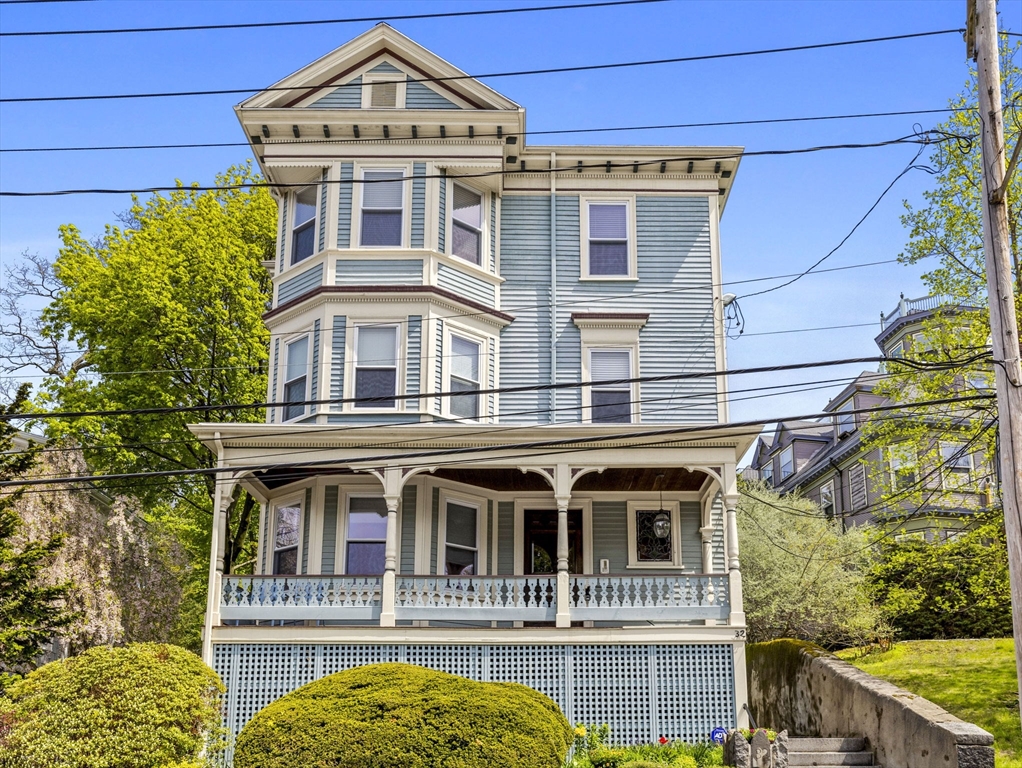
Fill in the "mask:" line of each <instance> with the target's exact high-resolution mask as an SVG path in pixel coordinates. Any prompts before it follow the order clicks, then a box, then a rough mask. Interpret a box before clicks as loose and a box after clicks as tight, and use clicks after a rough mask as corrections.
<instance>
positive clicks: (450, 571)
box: [444, 501, 479, 576]
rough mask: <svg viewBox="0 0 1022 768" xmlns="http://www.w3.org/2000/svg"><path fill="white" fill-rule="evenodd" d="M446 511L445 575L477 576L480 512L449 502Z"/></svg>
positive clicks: (467, 506)
mask: <svg viewBox="0 0 1022 768" xmlns="http://www.w3.org/2000/svg"><path fill="white" fill-rule="evenodd" d="M446 511H447V533H446V534H445V536H446V541H445V542H444V574H445V575H448V576H476V575H478V573H479V510H478V509H477V508H476V507H472V506H469V505H467V504H460V503H458V502H456V501H448V502H447V508H446Z"/></svg>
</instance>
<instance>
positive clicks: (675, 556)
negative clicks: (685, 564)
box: [628, 500, 682, 568]
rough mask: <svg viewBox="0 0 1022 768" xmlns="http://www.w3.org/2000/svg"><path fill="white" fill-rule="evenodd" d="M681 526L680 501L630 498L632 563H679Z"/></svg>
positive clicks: (663, 565) (664, 565)
mask: <svg viewBox="0 0 1022 768" xmlns="http://www.w3.org/2000/svg"><path fill="white" fill-rule="evenodd" d="M680 528H681V505H680V504H679V503H678V502H676V501H656V500H654V501H650V502H642V501H630V502H628V564H629V567H632V568H643V567H645V568H657V567H660V568H667V567H671V568H675V567H680V566H681V564H682V562H681V545H680V540H681V539H680Z"/></svg>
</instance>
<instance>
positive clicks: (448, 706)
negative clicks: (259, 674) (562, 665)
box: [234, 664, 573, 768]
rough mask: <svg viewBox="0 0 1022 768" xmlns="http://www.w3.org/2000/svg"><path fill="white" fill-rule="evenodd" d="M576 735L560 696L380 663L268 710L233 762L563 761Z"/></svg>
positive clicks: (363, 765)
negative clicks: (555, 699)
mask: <svg viewBox="0 0 1022 768" xmlns="http://www.w3.org/2000/svg"><path fill="white" fill-rule="evenodd" d="M572 738H573V731H572V729H571V727H570V725H569V724H568V721H567V720H566V719H565V718H564V715H563V714H561V711H560V709H558V707H557V704H555V703H554V702H553V701H552V700H551V699H550V698H548V697H547V696H544V695H543V694H541V693H539V692H537V691H534V690H532V689H531V688H527V687H525V686H524V685H518V684H517V683H479V682H474V681H472V680H467V679H465V678H463V677H457V676H456V675H449V674H446V673H444V672H436V671H433V670H429V669H424V668H422V667H415V666H412V665H409V664H374V665H369V666H363V667H356V668H355V669H350V670H347V671H345V672H338V673H337V674H334V675H330V676H329V677H324V678H322V679H320V680H317V681H316V682H314V683H310V684H308V685H306V686H303V687H302V688H299V689H298V690H296V691H294V692H292V693H290V694H288V695H286V696H284V697H282V698H280V699H278V700H277V701H275V702H273V703H272V704H270V705H269V706H267V707H265V708H264V709H262V710H261V711H260V712H259V713H257V714H256V716H255V717H254V718H253V719H252V720H250V721H249V722H248V724H247V725H246V726H245V727H244V728H243V729H242V731H241V734H240V735H239V736H238V740H237V743H236V748H235V752H234V768H294V767H295V766H306V765H307V766H330V768H477V767H478V766H481V765H494V766H497V765H499V766H501V767H502V768H558V767H559V766H560V765H561V764H562V762H563V760H564V758H565V756H566V755H567V752H568V747H569V745H570V744H571V742H572Z"/></svg>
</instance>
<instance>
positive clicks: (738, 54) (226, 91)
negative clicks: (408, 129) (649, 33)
mask: <svg viewBox="0 0 1022 768" xmlns="http://www.w3.org/2000/svg"><path fill="white" fill-rule="evenodd" d="M963 31H964V30H962V29H939V30H933V31H929V32H910V33H906V34H901V35H884V36H882V37H869V38H860V39H856V40H838V41H831V42H827V43H811V44H808V45H790V46H783V47H778V48H762V49H758V50H751V51H732V52H728V53H709V54H702V55H698V56H677V57H673V58H666V59H647V60H643V61H622V62H614V63H611V64H582V65H577V66H572V67H545V68H542V69H522V70H516V71H512V72H486V73H482V74H475V75H448V76H444V77H419V78H411V77H409V78H408V80H407V81H408V82H409V83H442V82H452V81H458V80H479V79H482V78H499V77H527V76H533V75H553V74H563V73H568V72H597V71H602V70H608V69H629V68H634V67H649V66H660V65H664V64H683V63H690V62H696V61H716V60H719V59H735V58H743V57H748V56H764V55H769V54H777V53H794V52H798V51H814V50H825V49H829V48H841V47H845V46H852V45H866V44H871V43H883V42H893V41H899V40H912V39H919V38H926V37H936V36H941V35H952V34H959V35H960V34H961V33H962V32H963ZM326 87H330V88H335V89H336V88H345V87H354V86H353V85H352V84H351V83H343V84H336V83H329V82H327V83H316V84H311V85H310V84H305V85H293V86H270V87H267V88H221V89H215V90H204V91H164V92H149V93H116V94H91V95H81V96H19V97H13V98H12V97H6V98H0V104H27V103H41V102H65V101H102V100H123V99H160V98H180V97H194V96H224V95H237V94H248V93H253V94H254V93H271V92H274V91H287V92H293V91H309V92H310V93H311V92H312V91H315V90H318V89H320V88H326ZM358 87H359V88H361V87H362V86H361V84H359V85H358Z"/></svg>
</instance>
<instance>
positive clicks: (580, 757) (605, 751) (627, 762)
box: [563, 723, 724, 768]
mask: <svg viewBox="0 0 1022 768" xmlns="http://www.w3.org/2000/svg"><path fill="white" fill-rule="evenodd" d="M609 745H610V728H609V727H608V726H607V725H606V723H604V724H603V725H599V726H596V725H590V726H585V725H582V724H579V725H576V726H575V743H574V745H573V747H572V756H571V758H570V759H569V760H567V761H566V762H565V763H564V766H563V768H636V766H638V767H639V768H642V766H647V767H648V766H656V768H663V766H675V768H704V767H706V766H717V765H723V764H724V750H723V748H722V747H721V746H719V745H717V744H712V743H708V742H707V743H701V744H686V743H685V742H682V741H668V740H666V739H665V740H664V742H663V743H660V744H633V745H630V746H609Z"/></svg>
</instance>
